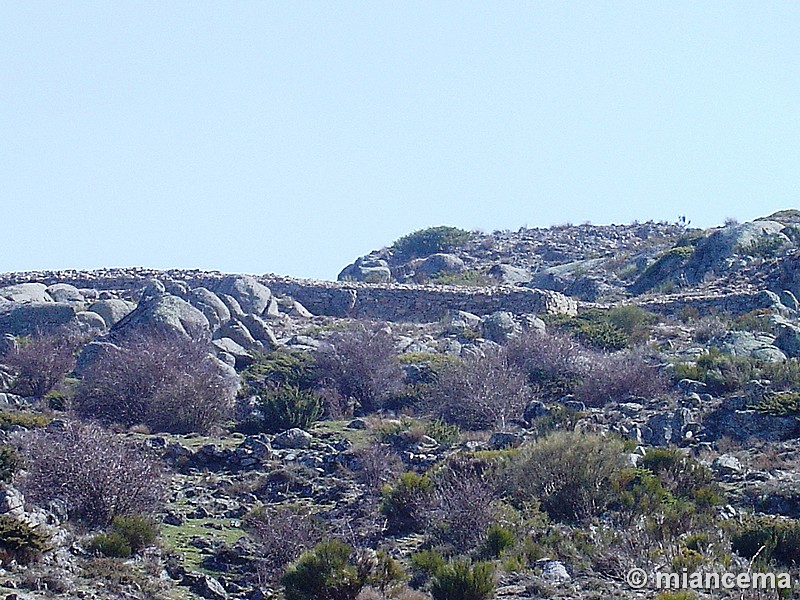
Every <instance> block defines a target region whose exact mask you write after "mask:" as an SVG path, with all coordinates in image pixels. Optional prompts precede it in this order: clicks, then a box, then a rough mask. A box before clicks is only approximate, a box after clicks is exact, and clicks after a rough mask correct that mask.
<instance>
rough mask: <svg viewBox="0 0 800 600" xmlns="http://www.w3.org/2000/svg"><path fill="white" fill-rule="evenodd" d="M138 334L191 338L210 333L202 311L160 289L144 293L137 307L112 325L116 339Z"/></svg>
mask: <svg viewBox="0 0 800 600" xmlns="http://www.w3.org/2000/svg"><path fill="white" fill-rule="evenodd" d="M139 333H145V334H148V333H164V334H177V335H181V336H184V337H188V338H192V339H203V338H208V337H210V335H211V333H210V330H209V327H208V319H206V317H205V315H204V314H203V313H201V312H200V311H199V310H197V309H196V308H195V307H194V306H192V305H191V304H189V303H188V302H186V301H185V300H182V299H181V298H178V297H177V296H173V295H172V294H168V293H166V292H161V291H153V292H152V293H145V295H143V297H142V299H141V300H140V301H139V304H138V305H137V307H136V309H135V310H134V311H133V312H131V313H130V314H128V315H127V316H125V317H124V318H123V319H122V320H120V321H119V322H118V323H117V324H116V325H114V326H113V327H112V328H111V336H112V339H115V340H116V339H120V338H125V337H126V336H128V335H136V334H139Z"/></svg>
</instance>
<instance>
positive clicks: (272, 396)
mask: <svg viewBox="0 0 800 600" xmlns="http://www.w3.org/2000/svg"><path fill="white" fill-rule="evenodd" d="M258 406H259V408H260V410H261V415H262V421H261V424H260V425H261V429H263V430H264V431H267V432H269V433H278V432H280V431H286V430H287V429H292V428H293V427H299V428H300V429H308V427H309V426H311V424H312V423H314V422H315V421H317V420H318V419H319V418H320V417H321V416H322V400H321V399H320V397H319V396H318V395H317V394H315V393H314V392H312V391H308V390H303V389H300V388H298V387H294V386H281V387H279V388H278V389H277V390H274V391H272V392H267V393H266V394H265V396H264V397H263V398H261V399H260V401H259V403H258Z"/></svg>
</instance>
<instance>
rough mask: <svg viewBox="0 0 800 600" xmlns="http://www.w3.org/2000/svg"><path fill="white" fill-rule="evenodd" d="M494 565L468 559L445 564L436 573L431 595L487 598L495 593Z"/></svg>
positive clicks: (454, 599)
mask: <svg viewBox="0 0 800 600" xmlns="http://www.w3.org/2000/svg"><path fill="white" fill-rule="evenodd" d="M495 586H496V582H495V577H494V566H493V565H492V564H491V563H488V562H478V563H474V564H473V563H472V562H470V561H469V560H468V559H462V560H456V561H454V562H452V563H449V564H447V565H445V566H444V567H443V568H441V569H439V571H438V572H437V573H436V574H435V575H434V577H433V582H432V583H431V595H432V596H433V598H434V600H487V599H488V598H491V597H492V596H493V595H494V590H495Z"/></svg>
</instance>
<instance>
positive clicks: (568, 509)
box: [506, 432, 624, 521]
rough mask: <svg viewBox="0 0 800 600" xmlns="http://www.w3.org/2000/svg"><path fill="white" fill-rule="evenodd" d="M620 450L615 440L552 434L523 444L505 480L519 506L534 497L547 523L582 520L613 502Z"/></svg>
mask: <svg viewBox="0 0 800 600" xmlns="http://www.w3.org/2000/svg"><path fill="white" fill-rule="evenodd" d="M623 451H624V446H623V444H622V442H621V441H619V440H616V439H614V438H605V437H601V436H598V435H591V434H582V433H574V432H556V433H553V434H551V435H549V436H548V437H546V438H541V439H539V440H536V441H535V442H533V443H532V444H529V445H526V446H523V447H522V449H521V450H520V452H519V454H518V455H517V456H516V457H515V458H514V459H513V460H512V461H511V462H510V464H509V466H508V469H507V473H506V477H507V482H508V485H509V491H510V492H511V495H512V497H513V498H514V499H515V501H516V502H518V503H524V502H526V501H530V500H536V499H538V500H539V501H540V502H541V506H542V509H544V510H545V511H546V512H547V514H548V515H549V516H550V518H551V519H553V520H556V521H581V520H584V519H588V518H590V517H593V516H597V515H599V514H600V513H601V512H603V511H604V510H605V508H606V507H607V506H608V505H609V504H610V503H611V502H612V500H613V499H614V488H613V483H612V482H613V480H614V477H615V476H616V474H617V473H618V472H619V470H620V468H621V466H622V461H623Z"/></svg>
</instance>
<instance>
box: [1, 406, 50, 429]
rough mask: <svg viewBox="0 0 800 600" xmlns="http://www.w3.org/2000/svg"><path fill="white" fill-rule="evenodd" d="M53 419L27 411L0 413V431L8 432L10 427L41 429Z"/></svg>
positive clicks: (5, 411) (4, 411)
mask: <svg viewBox="0 0 800 600" xmlns="http://www.w3.org/2000/svg"><path fill="white" fill-rule="evenodd" d="M52 420H53V419H52V418H50V417H48V416H47V415H43V414H41V413H37V412H31V411H27V410H3V411H0V429H3V430H8V429H11V428H12V427H24V428H25V429H41V428H42V427H47V426H48V425H49V424H50V421H52Z"/></svg>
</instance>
